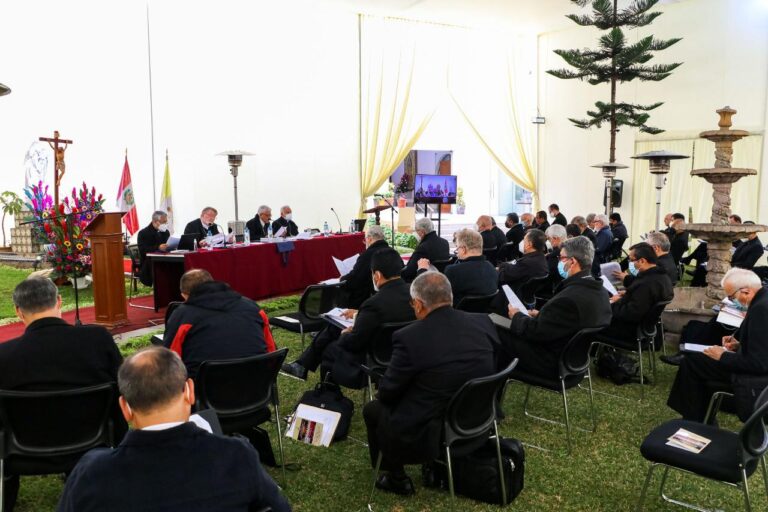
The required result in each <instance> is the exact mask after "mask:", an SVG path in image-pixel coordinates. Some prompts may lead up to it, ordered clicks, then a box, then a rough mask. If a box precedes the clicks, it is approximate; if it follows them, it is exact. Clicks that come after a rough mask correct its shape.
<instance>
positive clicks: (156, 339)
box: [149, 300, 184, 345]
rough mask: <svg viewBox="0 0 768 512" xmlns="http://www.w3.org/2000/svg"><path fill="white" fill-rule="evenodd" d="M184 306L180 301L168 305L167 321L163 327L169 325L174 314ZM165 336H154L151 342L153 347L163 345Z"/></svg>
mask: <svg viewBox="0 0 768 512" xmlns="http://www.w3.org/2000/svg"><path fill="white" fill-rule="evenodd" d="M182 304H184V303H183V302H182V301H180V300H173V301H171V302H169V303H168V306H167V307H166V308H165V320H164V323H163V325H168V320H169V319H170V318H171V315H172V314H173V312H174V311H176V309H177V308H178V307H179V306H181V305H182ZM163 334H164V333H160V334H153V335H152V337H151V338H150V340H149V341H151V342H152V344H153V345H162V344H163Z"/></svg>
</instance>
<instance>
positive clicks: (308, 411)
mask: <svg viewBox="0 0 768 512" xmlns="http://www.w3.org/2000/svg"><path fill="white" fill-rule="evenodd" d="M297 419H298V420H299V421H297ZM301 419H305V420H310V421H315V422H317V423H320V424H322V425H323V429H322V430H323V431H322V434H323V436H322V438H321V445H322V446H330V445H331V441H332V440H333V434H334V433H335V432H336V427H337V426H338V424H339V420H340V419H341V414H340V413H338V412H336V411H329V410H328V409H321V408H319V407H312V406H311V405H306V404H299V406H298V407H297V408H296V412H295V413H294V414H293V418H292V419H291V423H290V425H288V429H287V430H286V432H285V436H286V437H290V438H293V439H295V438H296V437H297V436H295V435H294V432H295V430H296V427H297V423H298V424H301Z"/></svg>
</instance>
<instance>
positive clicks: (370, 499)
mask: <svg viewBox="0 0 768 512" xmlns="http://www.w3.org/2000/svg"><path fill="white" fill-rule="evenodd" d="M382 457H383V455H382V453H381V452H379V456H378V457H376V467H375V468H373V483H372V484H371V495H370V496H368V510H373V507H372V506H371V503H372V502H373V493H374V492H375V491H376V480H378V479H379V468H380V467H381V459H382Z"/></svg>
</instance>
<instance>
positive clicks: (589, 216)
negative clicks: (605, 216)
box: [585, 213, 597, 224]
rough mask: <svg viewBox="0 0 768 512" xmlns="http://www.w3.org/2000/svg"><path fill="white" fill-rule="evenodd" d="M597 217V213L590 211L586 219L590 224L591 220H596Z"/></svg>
mask: <svg viewBox="0 0 768 512" xmlns="http://www.w3.org/2000/svg"><path fill="white" fill-rule="evenodd" d="M595 217H597V214H596V213H588V214H587V218H586V219H585V220H586V221H587V224H589V223H590V222H594V221H595Z"/></svg>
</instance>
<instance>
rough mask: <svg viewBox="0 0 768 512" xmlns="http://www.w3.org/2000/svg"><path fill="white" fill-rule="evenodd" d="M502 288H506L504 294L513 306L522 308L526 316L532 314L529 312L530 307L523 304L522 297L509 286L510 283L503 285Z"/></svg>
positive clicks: (521, 310)
mask: <svg viewBox="0 0 768 512" xmlns="http://www.w3.org/2000/svg"><path fill="white" fill-rule="evenodd" d="M501 289H502V290H504V295H506V296H507V300H508V301H509V305H510V306H512V307H513V308H515V309H518V310H520V312H521V313H522V314H524V315H525V316H531V315H530V314H529V313H528V308H527V307H526V306H525V304H523V302H522V301H521V300H520V298H519V297H518V296H517V295H515V292H513V291H512V288H510V287H509V285H506V284H505V285H504V286H502V287H501Z"/></svg>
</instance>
